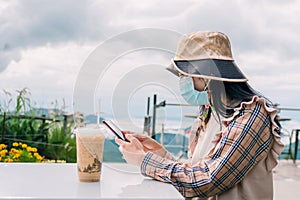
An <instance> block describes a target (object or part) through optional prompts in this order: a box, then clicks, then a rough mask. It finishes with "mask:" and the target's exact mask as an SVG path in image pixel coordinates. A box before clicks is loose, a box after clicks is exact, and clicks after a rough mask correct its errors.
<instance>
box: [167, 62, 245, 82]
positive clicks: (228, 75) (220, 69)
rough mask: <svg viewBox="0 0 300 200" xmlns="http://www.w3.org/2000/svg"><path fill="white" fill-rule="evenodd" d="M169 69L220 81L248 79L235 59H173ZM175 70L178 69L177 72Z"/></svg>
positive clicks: (243, 80)
mask: <svg viewBox="0 0 300 200" xmlns="http://www.w3.org/2000/svg"><path fill="white" fill-rule="evenodd" d="M167 69H168V70H169V71H171V72H172V73H173V74H175V75H179V74H182V75H186V76H192V77H200V78H205V79H211V80H218V81H227V82H246V81H247V80H248V79H247V78H246V77H245V76H244V74H243V73H242V72H241V70H240V69H239V68H238V66H237V65H236V64H235V63H234V61H233V60H217V59H204V60H193V61H185V60H180V61H174V60H172V61H171V65H170V66H169V67H168V68H167ZM174 71H177V74H176V73H174Z"/></svg>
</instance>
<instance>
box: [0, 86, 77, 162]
mask: <svg viewBox="0 0 300 200" xmlns="http://www.w3.org/2000/svg"><path fill="white" fill-rule="evenodd" d="M3 91H4V93H5V95H6V101H5V102H3V103H2V102H0V103H1V104H0V124H1V125H3V126H1V127H0V129H1V130H2V134H3V135H4V137H3V138H4V140H2V143H5V144H7V145H8V147H12V145H13V141H22V142H26V143H27V144H28V145H31V146H36V147H37V148H38V149H39V151H40V153H41V154H42V155H44V156H45V158H47V159H50V160H66V161H67V162H76V143H75V142H76V141H75V138H74V137H73V136H72V133H71V129H72V126H73V123H72V121H71V120H69V121H67V120H66V119H67V118H65V116H63V114H64V109H65V107H66V106H65V102H64V100H63V105H62V106H61V107H60V108H59V106H58V101H54V102H52V106H53V109H49V110H48V112H49V116H48V117H47V118H45V117H44V116H36V115H37V112H36V109H35V108H34V107H33V106H32V105H31V101H30V98H29V97H30V91H29V89H27V88H23V89H22V90H18V91H17V95H15V96H14V95H12V93H10V92H8V91H6V90H3ZM4 114H5V117H4ZM49 119H50V120H49Z"/></svg>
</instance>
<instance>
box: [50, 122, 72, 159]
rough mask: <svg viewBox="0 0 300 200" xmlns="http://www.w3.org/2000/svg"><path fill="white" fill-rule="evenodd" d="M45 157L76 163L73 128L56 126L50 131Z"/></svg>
mask: <svg viewBox="0 0 300 200" xmlns="http://www.w3.org/2000/svg"><path fill="white" fill-rule="evenodd" d="M45 156H46V157H47V158H51V159H54V160H66V161H67V162H76V140H75V137H74V135H73V134H72V132H71V126H67V127H63V126H62V125H61V124H55V125H54V127H53V128H51V129H50V130H49V138H48V145H47V148H46V154H45Z"/></svg>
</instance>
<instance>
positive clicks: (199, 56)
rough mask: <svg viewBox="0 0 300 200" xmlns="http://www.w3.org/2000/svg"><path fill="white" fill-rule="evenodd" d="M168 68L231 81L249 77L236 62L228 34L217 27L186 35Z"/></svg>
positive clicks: (189, 74) (175, 72) (173, 71)
mask: <svg viewBox="0 0 300 200" xmlns="http://www.w3.org/2000/svg"><path fill="white" fill-rule="evenodd" d="M167 69H168V70H169V71H171V72H172V73H174V74H176V75H179V74H182V75H187V76H192V77H200V78H205V79H212V80H219V81H228V82H246V81H247V78H246V77H245V76H244V74H243V73H242V71H241V70H240V69H239V67H238V66H237V64H236V63H235V62H234V59H233V56H232V52H231V45H230V42H229V39H228V37H227V36H226V35H225V34H223V33H221V32H216V31H199V32H194V33H189V34H185V35H183V36H182V37H181V38H180V40H179V42H178V45H177V50H176V54H175V57H174V59H172V60H171V64H170V66H169V67H168V68H167Z"/></svg>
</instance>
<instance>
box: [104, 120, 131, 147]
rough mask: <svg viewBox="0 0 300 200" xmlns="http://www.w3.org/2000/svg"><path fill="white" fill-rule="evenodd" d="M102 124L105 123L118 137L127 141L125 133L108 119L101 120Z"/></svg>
mask: <svg viewBox="0 0 300 200" xmlns="http://www.w3.org/2000/svg"><path fill="white" fill-rule="evenodd" d="M103 124H105V125H106V126H107V127H108V128H109V129H110V130H111V131H112V132H113V133H114V134H115V135H116V136H117V137H118V138H119V139H121V140H123V141H126V142H128V140H127V139H126V138H125V135H124V134H123V133H122V131H121V129H120V128H119V127H118V126H117V125H115V124H114V123H113V122H112V121H110V120H103Z"/></svg>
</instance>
